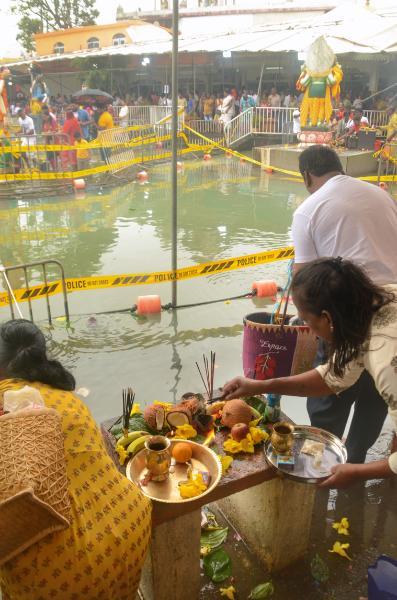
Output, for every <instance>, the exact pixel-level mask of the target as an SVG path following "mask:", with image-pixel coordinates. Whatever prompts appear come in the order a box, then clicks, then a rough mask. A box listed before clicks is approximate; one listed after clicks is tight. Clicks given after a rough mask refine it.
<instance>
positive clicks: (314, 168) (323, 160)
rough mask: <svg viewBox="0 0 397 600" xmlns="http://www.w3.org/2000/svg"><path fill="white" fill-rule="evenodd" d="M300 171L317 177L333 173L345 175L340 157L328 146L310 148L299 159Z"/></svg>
mask: <svg viewBox="0 0 397 600" xmlns="http://www.w3.org/2000/svg"><path fill="white" fill-rule="evenodd" d="M299 171H300V172H301V174H302V175H303V173H311V174H312V175H314V176H315V177H321V176H322V175H326V174H327V173H332V172H333V171H339V172H340V173H343V172H344V171H343V167H342V163H341V162H340V160H339V156H338V155H337V153H336V152H335V150H332V148H329V147H328V146H320V145H314V146H309V148H306V150H304V151H303V152H302V154H301V155H300V157H299Z"/></svg>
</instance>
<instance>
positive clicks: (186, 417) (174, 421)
mask: <svg viewBox="0 0 397 600" xmlns="http://www.w3.org/2000/svg"><path fill="white" fill-rule="evenodd" d="M166 419H167V423H168V425H169V426H170V427H171V429H175V428H176V427H179V426H180V425H186V424H191V422H192V413H191V412H190V411H189V410H188V409H187V408H185V407H184V406H182V405H181V404H177V405H176V406H175V408H173V409H172V410H170V411H169V412H168V413H167V417H166Z"/></svg>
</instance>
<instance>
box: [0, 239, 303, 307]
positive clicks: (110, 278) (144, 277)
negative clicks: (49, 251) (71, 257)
mask: <svg viewBox="0 0 397 600" xmlns="http://www.w3.org/2000/svg"><path fill="white" fill-rule="evenodd" d="M293 257H294V248H293V247H292V246H287V247H285V248H276V249H275V250H267V251H265V252H256V253H255V254H247V255H245V256H236V257H234V258H224V259H222V260H217V261H212V262H207V263H202V264H200V265H192V266H191V267H183V268H181V269H177V270H176V271H157V272H155V273H128V274H123V275H98V276H96V277H72V278H68V279H66V280H65V282H66V289H67V291H68V292H76V291H82V290H97V289H105V288H116V287H129V286H131V285H148V284H153V283H167V282H170V281H175V280H176V281H184V280H186V279H193V278H194V277H203V276H207V275H217V274H218V273H225V272H227V271H234V270H236V269H244V268H246V267H255V266H258V265H264V264H266V263H271V262H275V261H278V260H285V259H290V258H293ZM61 292H62V282H61V281H52V282H51V283H48V284H46V285H44V284H42V285H34V286H32V287H30V288H29V289H26V288H21V289H18V290H14V295H15V298H16V300H17V302H27V301H28V300H37V299H40V298H43V297H45V296H53V295H54V294H60V293H61ZM8 304H9V297H8V294H7V292H1V293H0V307H3V306H6V305H8Z"/></svg>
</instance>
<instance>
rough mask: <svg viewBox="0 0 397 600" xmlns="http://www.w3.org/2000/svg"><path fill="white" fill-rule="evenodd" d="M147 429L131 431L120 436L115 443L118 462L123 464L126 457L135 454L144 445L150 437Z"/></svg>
mask: <svg viewBox="0 0 397 600" xmlns="http://www.w3.org/2000/svg"><path fill="white" fill-rule="evenodd" d="M150 437H151V436H150V434H149V433H148V432H147V431H131V432H130V433H129V434H128V435H125V436H123V437H121V438H120V439H119V440H118V442H117V445H116V451H117V453H118V455H119V458H120V464H124V462H125V460H126V459H127V458H131V457H132V456H135V454H137V453H138V452H139V451H140V450H142V448H143V447H144V446H145V442H146V440H147V439H148V438H150Z"/></svg>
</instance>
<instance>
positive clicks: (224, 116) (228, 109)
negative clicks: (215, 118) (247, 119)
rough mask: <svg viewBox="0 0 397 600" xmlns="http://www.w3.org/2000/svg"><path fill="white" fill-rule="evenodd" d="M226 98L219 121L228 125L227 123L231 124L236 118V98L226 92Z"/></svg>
mask: <svg viewBox="0 0 397 600" xmlns="http://www.w3.org/2000/svg"><path fill="white" fill-rule="evenodd" d="M224 96H225V97H224V98H223V102H222V106H221V116H220V119H219V120H220V121H222V123H223V124H224V125H226V123H230V121H231V120H232V119H233V117H234V98H233V96H232V95H231V93H230V92H226V91H225V92H224Z"/></svg>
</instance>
